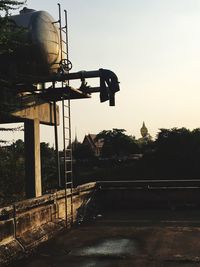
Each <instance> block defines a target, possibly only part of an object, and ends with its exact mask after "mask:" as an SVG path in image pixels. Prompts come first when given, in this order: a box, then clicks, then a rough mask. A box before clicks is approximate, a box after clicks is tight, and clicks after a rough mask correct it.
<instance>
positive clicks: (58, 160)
mask: <svg viewBox="0 0 200 267" xmlns="http://www.w3.org/2000/svg"><path fill="white" fill-rule="evenodd" d="M53 113H54V134H55V150H56V169H57V175H58V187H59V188H61V186H62V183H61V176H60V157H59V148H58V126H57V116H56V114H57V113H56V102H55V101H54V102H53Z"/></svg>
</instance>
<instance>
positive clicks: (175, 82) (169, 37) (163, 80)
mask: <svg viewBox="0 0 200 267" xmlns="http://www.w3.org/2000/svg"><path fill="white" fill-rule="evenodd" d="M59 2H60V4H61V6H62V8H63V9H66V10H67V11H68V25H69V58H70V60H71V61H72V63H73V69H72V71H73V72H76V71H80V70H97V69H99V68H106V69H110V70H112V71H114V72H115V73H116V74H117V76H118V78H119V81H120V87H121V91H120V92H118V93H117V94H116V106H115V107H109V105H108V102H106V103H103V104H101V103H100V101H99V96H98V95H97V96H95V95H93V97H92V99H89V100H84V99H83V100H76V101H72V129H73V136H74V133H75V129H76V132H77V135H78V139H79V141H82V139H83V137H84V135H85V134H87V133H98V132H99V131H101V130H104V129H112V128H120V129H122V128H123V129H126V130H127V134H130V135H134V136H136V138H139V137H140V128H141V126H142V123H143V121H145V124H146V126H147V128H148V130H149V133H150V134H151V135H152V136H153V137H155V135H156V133H157V132H158V130H159V129H160V128H172V127H186V128H189V129H194V128H198V127H200V104H199V103H200V1H199V0H101V1H95V0H85V1H83V0H71V1H70V0H60V1H59ZM27 7H28V8H33V9H36V10H45V11H47V12H49V13H50V14H51V15H52V16H53V17H54V18H55V19H57V17H58V10H57V1H54V0H42V1H41V0H28V1H27ZM90 81H92V80H91V79H90V80H88V83H89V84H92V85H93V84H95V85H96V86H98V81H95V82H90ZM12 136H13V137H14V134H11V138H12ZM0 139H1V138H0ZM41 141H45V142H49V143H50V144H53V129H52V128H51V127H43V126H42V127H41Z"/></svg>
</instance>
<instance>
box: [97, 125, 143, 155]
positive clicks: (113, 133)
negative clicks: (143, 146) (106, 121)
mask: <svg viewBox="0 0 200 267" xmlns="http://www.w3.org/2000/svg"><path fill="white" fill-rule="evenodd" d="M125 132H126V130H124V129H112V130H104V131H102V132H100V133H99V134H98V135H97V136H96V139H97V140H98V139H103V140H104V145H103V148H102V156H104V157H112V156H114V157H119V156H127V155H130V154H134V153H138V151H139V147H138V145H137V143H136V140H135V138H134V137H133V136H128V135H126V134H125Z"/></svg>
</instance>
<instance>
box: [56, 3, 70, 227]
mask: <svg viewBox="0 0 200 267" xmlns="http://www.w3.org/2000/svg"><path fill="white" fill-rule="evenodd" d="M58 7H59V21H58V22H59V32H60V47H61V64H62V63H63V62H64V64H65V67H66V69H65V72H66V73H69V70H70V68H71V62H70V61H69V53H68V25H67V11H66V10H64V15H65V16H64V20H65V26H64V27H63V26H62V17H61V6H60V4H58ZM63 34H64V35H65V40H63ZM63 48H65V49H63ZM67 64H69V65H70V66H67ZM65 86H69V81H66V82H62V87H65ZM62 116H63V159H64V160H63V161H64V162H63V172H64V189H65V221H66V227H68V226H70V225H72V224H73V172H72V164H73V162H72V134H71V103H70V99H69V100H65V97H64V96H63V99H62Z"/></svg>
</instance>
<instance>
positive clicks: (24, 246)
mask: <svg viewBox="0 0 200 267" xmlns="http://www.w3.org/2000/svg"><path fill="white" fill-rule="evenodd" d="M95 185H96V184H95V183H90V184H85V185H82V186H79V187H77V188H76V189H74V190H73V223H75V222H76V219H77V212H78V209H79V208H80V207H81V205H83V203H84V202H85V201H87V199H88V197H89V196H90V194H91V192H92V191H93V190H94V189H95ZM65 203H66V201H65V191H64V190H62V191H58V192H56V193H54V194H49V195H44V196H42V197H39V198H34V199H28V200H25V201H21V202H18V203H14V204H13V205H11V206H8V207H5V208H2V209H0V266H4V265H5V264H7V263H10V262H11V261H13V260H14V259H16V258H20V257H21V256H24V254H25V253H29V252H30V251H31V250H32V249H34V248H35V247H36V246H37V245H39V244H40V243H41V242H43V241H45V240H48V239H49V238H51V237H52V236H54V235H55V234H56V233H57V232H58V231H60V230H62V229H65V228H66V221H65V219H66V213H65ZM67 211H68V215H69V214H70V213H71V203H70V197H68V201H67ZM71 219H72V218H71ZM71 222H72V220H71ZM70 225H71V223H70V221H69V222H68V227H70Z"/></svg>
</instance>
